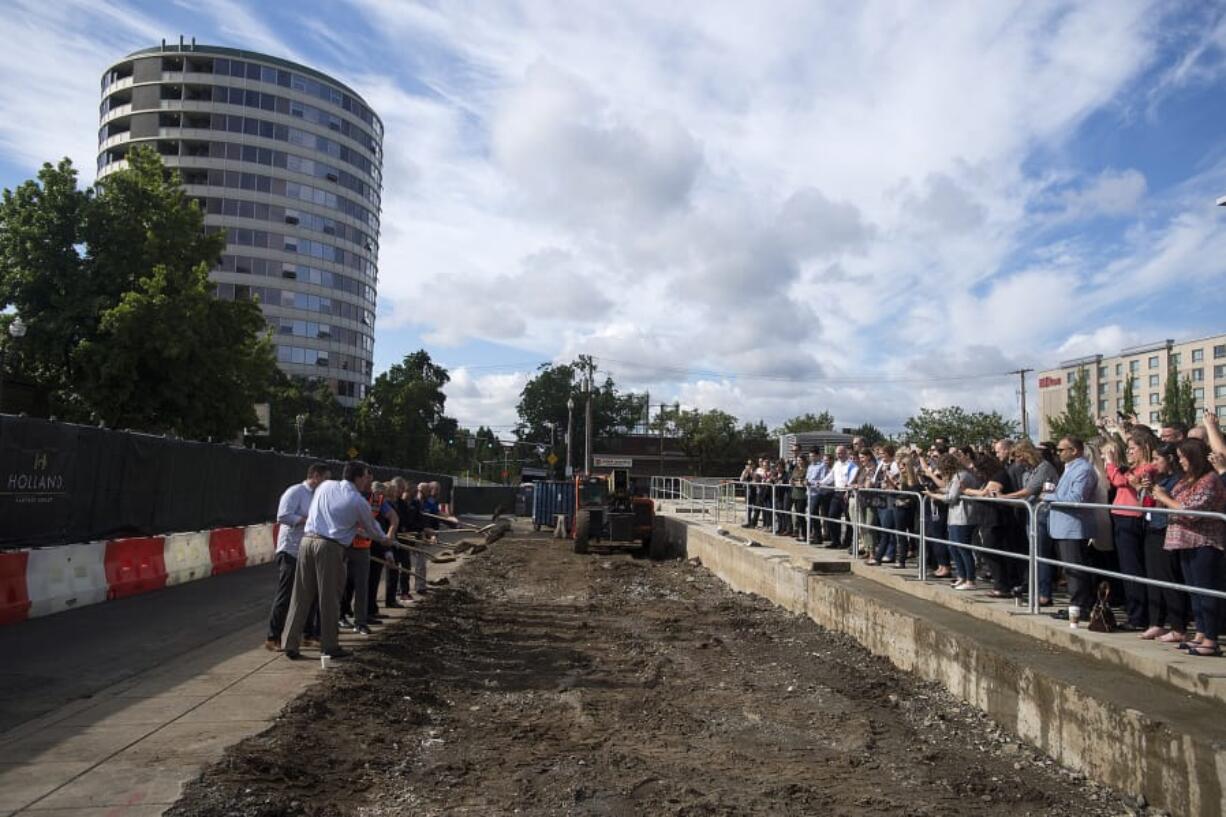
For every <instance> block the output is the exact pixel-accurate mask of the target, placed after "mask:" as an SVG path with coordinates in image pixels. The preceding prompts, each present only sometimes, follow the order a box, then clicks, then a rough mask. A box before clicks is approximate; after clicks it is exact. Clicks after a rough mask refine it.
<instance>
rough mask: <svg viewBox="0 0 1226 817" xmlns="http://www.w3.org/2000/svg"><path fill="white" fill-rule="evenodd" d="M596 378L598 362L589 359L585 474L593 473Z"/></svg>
mask: <svg viewBox="0 0 1226 817" xmlns="http://www.w3.org/2000/svg"><path fill="white" fill-rule="evenodd" d="M595 379H596V364H595V363H593V362H592V361H591V360H588V364H587V381H586V383H585V386H586V389H587V415H586V421H585V422H584V424H583V437H584V441H585V446H584V454H583V473H584V474H585V475H588V474H591V473H592V388H593V386H594V385H595V383H593V381H594V380H595Z"/></svg>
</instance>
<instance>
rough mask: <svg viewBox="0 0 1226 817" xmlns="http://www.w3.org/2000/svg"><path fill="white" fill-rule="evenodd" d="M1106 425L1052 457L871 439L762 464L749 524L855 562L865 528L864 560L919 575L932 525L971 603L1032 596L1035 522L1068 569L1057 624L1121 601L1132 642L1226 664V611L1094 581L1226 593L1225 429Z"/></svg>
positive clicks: (1202, 600)
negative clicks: (1223, 658) (916, 562)
mask: <svg viewBox="0 0 1226 817" xmlns="http://www.w3.org/2000/svg"><path fill="white" fill-rule="evenodd" d="M1098 428H1099V434H1098V435H1097V436H1096V437H1095V438H1093V439H1092V440H1088V441H1087V440H1082V439H1079V438H1077V437H1072V436H1069V437H1064V438H1062V439H1060V440H1054V441H1050V442H1045V443H1041V444H1038V445H1036V444H1033V443H1031V442H1030V441H1029V440H1020V441H1013V440H1007V439H1002V440H998V441H996V442H995V443H994V444H993V445H991V446H978V447H977V446H965V445H963V446H959V445H951V444H950V441H948V440H945V439H938V440H936V441H935V442H934V443H933V444H932V445H931V446H929V447H928V448H926V449H921V448H919V447H915V446H905V447H897V446H894V445H892V444H888V443H883V444H879V445H869V444H867V443H866V442H865V441H864V440H863V439H862V438H858V437H857V438H855V439H853V440H852V443H851V445H850V446H838V447H837V448H836V449H835V451H834V452H833V453H824V452H822V451H821V450H819V449H814V450H813V451H812V452H811V453H809V454H808V455H807V456H800V457H797V458H796V459H795V460H793V461H791V462H788V461H786V460H776V461H772V460H769V459H766V458H762V459H761V460H759V461H758V462H756V463H755V462H754V461H752V460H750V461H749V462H747V463H746V464H745V469H744V471H743V472H742V474H741V481H742V482H743V483H745V487H746V499H747V502H746V507H747V517H746V520H745V522H744V527H747V528H756V527H758V526H763V527H765V528H766V529H768V530H770V531H771V532H773V533H776V534H779V535H787V536H794V537H795V538H796V539H797V540H798V541H804V542H808V543H809V544H812V545H824V546H825V547H828V548H845V549H847V550H848V552H853V547H852V537H853V530H854V529H858V530H859V541H858V545H859V547H858V548H857V549H854V550H855V552H857V553H858V555H859V556H860V557H861V558H863V559H865V561H866V562H867V564H869V565H880V566H888V565H894V566H897V567H900V568H905V567H907V562H908V560H910V559H914V558H916V557H917V555H918V551H917V548H918V547H919V546H920V543H921V537H920V535H919V534H920V531H921V526H922V531H923V534H924V536H923V537H922V541H923V542H924V546H925V547H927V548H928V551H927V553H926V554H925V563H926V566H927V568H928V569H930V570H931V571H932V573H931V575H932V576H933V577H934V578H938V579H946V580H948V581H949V582H950V586H951V587H952V588H953V590H955V591H958V592H973V591H981V592H984V593H986V594H987V595H989V596H991V597H995V598H1009V597H1014V598H1019V599H1026V598H1027V593H1028V587H1029V579H1030V576H1029V573H1028V571H1029V553H1030V539H1031V531H1030V527H1031V525H1032V524H1033V525H1034V526H1035V531H1034V538H1035V540H1036V542H1037V548H1038V555H1039V556H1040V557H1042V558H1048V559H1054V560H1058V561H1060V562H1062V563H1064V564H1063V565H1061V566H1059V567H1057V566H1055V565H1050V564H1046V563H1043V562H1039V563H1038V568H1037V572H1038V575H1037V577H1036V578H1037V582H1036V584H1037V587H1038V596H1039V598H1038V600H1037V601H1038V605H1039V606H1040V607H1051V606H1053V598H1054V592H1055V590H1056V588H1057V586H1058V584H1059V580H1060V579H1061V577H1062V578H1063V581H1064V583H1065V585H1066V589H1067V592H1068V604H1067V606H1066V607H1064V608H1062V609H1059V610H1058V611H1056V612H1055V613H1054V616H1055V617H1056V618H1060V619H1063V620H1067V621H1068V622H1069V624H1070V626H1073V627H1076V626H1078V623H1079V622H1080V621H1081V620H1083V619H1084V618H1086V617H1087V616H1089V615H1090V612H1091V610H1092V608H1093V606H1094V604H1095V602H1096V601H1100V600H1105V603H1106V604H1108V605H1110V606H1119V607H1122V621H1121V622H1120V624H1119V629H1122V630H1126V631H1131V632H1135V633H1136V634H1137V635H1138V637H1140V638H1143V639H1148V640H1157V641H1161V642H1165V643H1169V644H1171V645H1172V646H1174V647H1176V648H1178V649H1181V650H1185V651H1186V652H1187V654H1189V655H1195V656H1220V655H1221V654H1222V650H1221V646H1220V645H1219V642H1218V638H1219V635H1220V633H1221V629H1222V627H1223V624H1224V623H1226V622H1223V618H1224V617H1226V604H1224V603H1222V600H1220V599H1218V598H1217V597H1215V596H1212V595H1206V594H1203V593H1197V592H1186V591H1183V590H1179V589H1174V588H1171V587H1163V586H1160V585H1154V584H1146V583H1143V582H1137V581H1128V580H1122V581H1121V580H1117V579H1106V578H1104V577H1103V576H1102V575H1100V574H1095V573H1091V572H1089V571H1087V570H1083V569H1079V568H1085V567H1088V568H1093V569H1097V570H1106V571H1112V572H1116V573H1121V574H1123V575H1125V576H1130V577H1137V578H1143V579H1151V580H1155V581H1160V582H1164V583H1167V584H1179V585H1185V586H1188V587H1190V588H1193V589H1198V590H1211V591H1219V592H1222V591H1226V557H1224V556H1223V548H1226V522H1224V521H1223V519H1222V518H1221V516H1214V515H1212V514H1222V513H1226V439H1224V437H1223V434H1222V432H1221V430H1220V429H1219V427H1218V422H1217V417H1216V416H1215V415H1214V414H1212V413H1206V414H1205V415H1204V419H1203V423H1201V424H1200V425H1197V426H1195V427H1193V428H1190V429H1189V428H1188V427H1187V426H1186V425H1184V424H1182V423H1174V422H1173V423H1169V424H1166V425H1163V426H1162V427H1161V428H1159V429H1158V430H1157V431H1155V430H1154V429H1152V428H1150V427H1148V426H1146V425H1143V424H1141V423H1139V422H1136V420H1135V418H1134V419H1133V420H1131V421H1129V420H1120V421H1119V422H1116V421H1110V420H1102V421H1100V422H1099V423H1098ZM1001 500H1006V501H1001ZM1077 505H1086V506H1089V507H1077ZM1174 511H1191V512H1193V513H1174ZM1197 514H1209V515H1197ZM853 521H854V522H855V523H856V524H855V525H854V526H853V525H852V524H850V523H851V522H853ZM984 581H990V587H988V586H984V587H981V585H980V583H981V582H984ZM1104 584H1105V585H1106V586H1105V589H1104V586H1103V585H1104ZM1189 620H1190V621H1191V625H1192V626H1191V629H1190V630H1189Z"/></svg>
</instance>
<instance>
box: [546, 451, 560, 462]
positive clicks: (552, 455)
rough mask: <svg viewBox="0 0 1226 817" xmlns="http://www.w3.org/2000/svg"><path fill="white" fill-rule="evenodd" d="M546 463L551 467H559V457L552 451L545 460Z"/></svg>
mask: <svg viewBox="0 0 1226 817" xmlns="http://www.w3.org/2000/svg"><path fill="white" fill-rule="evenodd" d="M545 462H547V463H549V464H550V465H557V464H558V455H557V454H555V453H553V452H552V451H550V452H549V456H548V457H546V458H545Z"/></svg>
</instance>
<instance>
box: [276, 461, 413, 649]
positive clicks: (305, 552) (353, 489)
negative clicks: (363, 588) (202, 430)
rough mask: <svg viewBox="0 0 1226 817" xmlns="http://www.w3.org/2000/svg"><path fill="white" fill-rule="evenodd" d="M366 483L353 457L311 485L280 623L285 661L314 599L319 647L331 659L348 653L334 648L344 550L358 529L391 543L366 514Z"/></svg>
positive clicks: (362, 465)
mask: <svg viewBox="0 0 1226 817" xmlns="http://www.w3.org/2000/svg"><path fill="white" fill-rule="evenodd" d="M372 481H373V475H372V474H371V472H370V469H369V467H367V465H366V464H365V463H362V462H357V461H353V462H349V463H346V464H345V473H344V479H341V480H331V479H330V480H327V481H326V482H321V483H320V484H319V487H317V488H316V489H315V495H314V496H313V497H312V498H311V507H310V510H309V511H308V512H307V518H306V524H305V526H304V527H305V531H304V535H303V537H302V543H301V544H300V545H299V548H298V572H297V573H296V574H295V576H294V592H293V597H292V598H291V600H290V614H289V621H288V622H286V626H285V634H284V642H283V646H284V648H285V655H286V657H287V658H290V659H291V660H292V659H296V658H298V647H299V644H300V643H301V638H302V628H303V626H304V625H305V624H306V619H307V613H308V612H309V611H310V609H311V604H313V603H314V602H315V600H316V598H318V600H319V629H320V632H319V642H320V649H321V650H322V652H323V654H324V655H328V656H331V657H333V658H342V657H344V656H347V655H348V653H347V652H346V651H344V650H342V649H341V648H340V638H339V633H338V630H339V627H338V624H339V620H340V600H341V591H342V590H343V589H344V584H345V574H344V569H343V565H344V559H345V549H346V548H348V547H351V546H352V545H353V539H354V537H355V536H357V535H359V533H360V534H362V535H364V536H365V537H366V538H369V539H371V540H373V541H379V542H383V543H384V544H390V543H391V537H389V536H388V535H387V534H386V533H384V531H383V529H382V528H380V527H379V523H378V522H376V521H375V518H374V515H373V514H371V512H370V502H369V501H367V499H366V497H364V496H363V493H365V492H366V491H369V490H370V484H371V482H372Z"/></svg>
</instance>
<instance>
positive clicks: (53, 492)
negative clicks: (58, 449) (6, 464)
mask: <svg viewBox="0 0 1226 817" xmlns="http://www.w3.org/2000/svg"><path fill="white" fill-rule="evenodd" d="M26 454H27V456H26V457H19V458H18V462H20V461H21V460H25V461H26V462H28V463H29V465H28V468H29V470H14V471H9V473H8V474H6V475H5V476H4V483H3V484H4V493H5V494H7V495H9V496H13V497H16V501H17V502H20V503H23V504H24V503H39V502H50V501H51V500H52V498H53V497H56V496H60V495H62V494H63V493H64V474H63V472H62V471H60V470H59V469H56V470H49V463H50V458H49V456H48V452H47V451H27V452H26Z"/></svg>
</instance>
